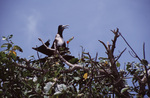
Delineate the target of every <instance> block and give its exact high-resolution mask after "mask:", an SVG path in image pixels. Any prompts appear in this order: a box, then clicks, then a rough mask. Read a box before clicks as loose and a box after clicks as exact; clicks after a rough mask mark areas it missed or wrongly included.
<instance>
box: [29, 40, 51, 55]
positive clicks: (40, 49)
mask: <svg viewBox="0 0 150 98" xmlns="http://www.w3.org/2000/svg"><path fill="white" fill-rule="evenodd" d="M45 45H46V46H47V47H48V46H49V45H50V43H49V40H48V41H47V42H45ZM32 49H34V50H36V51H38V52H41V53H43V54H45V55H48V56H51V55H53V54H54V51H53V50H49V49H47V48H46V47H45V46H44V45H41V46H39V47H36V48H34V47H32Z"/></svg>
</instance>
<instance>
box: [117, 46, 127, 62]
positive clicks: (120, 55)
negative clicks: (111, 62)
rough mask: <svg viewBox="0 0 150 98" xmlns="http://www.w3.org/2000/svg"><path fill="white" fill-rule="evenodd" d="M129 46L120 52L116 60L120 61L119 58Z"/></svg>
mask: <svg viewBox="0 0 150 98" xmlns="http://www.w3.org/2000/svg"><path fill="white" fill-rule="evenodd" d="M126 49H127V48H125V49H124V50H123V51H122V52H121V53H120V54H119V56H118V57H117V59H116V60H115V62H116V61H118V59H119V58H120V57H121V55H122V54H123V53H124V52H125V50H126Z"/></svg>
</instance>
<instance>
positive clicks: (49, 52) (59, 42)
mask: <svg viewBox="0 0 150 98" xmlns="http://www.w3.org/2000/svg"><path fill="white" fill-rule="evenodd" d="M66 28H68V25H59V26H58V32H57V34H56V36H55V39H54V41H53V45H52V46H51V48H52V49H54V48H55V47H54V45H56V49H58V50H59V48H61V47H64V48H65V49H68V48H67V47H66V43H65V41H64V39H63V31H64V29H66ZM45 45H46V46H47V47H49V45H50V43H49V40H48V41H47V42H45ZM32 49H34V50H36V51H38V52H41V53H43V54H45V55H47V56H49V57H50V56H52V55H54V50H49V49H47V48H46V47H45V46H44V45H41V46H39V47H36V48H34V47H32ZM64 58H65V59H66V60H67V59H72V58H74V56H70V55H68V56H67V55H65V56H64Z"/></svg>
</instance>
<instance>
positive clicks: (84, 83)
mask: <svg viewBox="0 0 150 98" xmlns="http://www.w3.org/2000/svg"><path fill="white" fill-rule="evenodd" d="M112 32H113V33H114V39H113V40H112V44H107V45H106V44H105V43H104V42H103V41H101V40H99V42H100V43H102V45H103V46H104V47H105V49H106V54H107V57H98V55H97V54H96V56H95V57H94V58H93V57H91V55H90V54H89V53H88V52H86V51H85V50H84V49H83V47H82V54H81V56H80V57H79V58H72V59H71V60H66V59H65V58H64V57H65V56H66V55H68V54H69V53H70V51H66V50H61V51H60V50H59V51H58V50H57V49H56V48H55V49H54V51H55V54H54V55H53V56H51V57H45V58H40V57H39V56H38V57H39V59H38V60H36V59H34V56H32V58H31V59H29V60H27V59H26V58H21V57H19V56H17V52H18V51H20V52H22V51H23V50H22V49H21V48H20V47H19V46H17V45H14V43H13V42H12V41H11V38H12V37H13V35H10V36H8V37H3V38H2V39H3V40H4V41H6V43H4V44H3V45H2V46H1V48H5V50H3V51H0V82H1V85H0V95H1V96H2V97H16V98H17V97H39V98H41V97H52V98H55V97H59V98H61V97H65V98H66V97H67V98H70V97H73V98H74V97H75V98H84V97H85V98H87V97H89V98H96V97H98V98H103V97H105V98H110V97H113V98H114V97H118V98H120V97H121V98H129V97H133V96H138V97H144V96H145V95H146V96H150V95H149V94H150V82H149V81H150V79H149V78H150V70H149V67H148V62H147V61H146V60H145V56H144V59H142V60H141V59H140V58H139V57H138V56H137V54H136V53H135V52H134V50H133V49H132V47H131V46H130V45H129V43H128V42H127V41H126V40H125V38H124V37H123V36H122V34H121V33H120V32H119V29H117V30H112ZM120 36H121V37H122V38H123V40H124V41H125V42H126V43H127V45H128V46H129V48H131V51H132V52H131V53H132V56H133V55H134V56H135V57H136V58H138V59H139V61H140V63H135V62H128V63H127V64H126V65H124V66H125V69H120V66H121V65H120V63H119V62H118V59H119V58H120V57H121V55H122V54H123V53H124V51H125V50H126V48H125V49H124V50H123V51H122V52H121V53H120V54H119V55H118V56H117V57H115V56H114V51H115V47H116V42H117V39H118V37H120ZM39 40H40V41H41V42H42V44H43V45H44V46H45V47H46V48H47V49H50V50H51V48H49V47H47V46H46V45H45V44H44V42H43V41H42V39H40V38H39ZM70 41H71V40H69V41H67V44H69V42H70ZM144 49H145V45H143V51H144V52H143V54H145V50H144ZM62 52H65V54H64V53H63V54H61V53H62ZM37 55H38V53H37ZM130 77H131V79H132V80H131V81H132V84H133V85H129V84H128V83H127V82H126V79H128V78H130ZM146 86H147V87H146ZM132 92H134V93H132Z"/></svg>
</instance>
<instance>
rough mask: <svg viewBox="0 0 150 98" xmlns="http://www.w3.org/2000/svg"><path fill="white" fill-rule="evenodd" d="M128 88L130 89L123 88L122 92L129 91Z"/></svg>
mask: <svg viewBox="0 0 150 98" xmlns="http://www.w3.org/2000/svg"><path fill="white" fill-rule="evenodd" d="M128 89H129V88H128V87H126V88H122V89H121V94H122V93H124V92H125V91H127V90H128Z"/></svg>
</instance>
